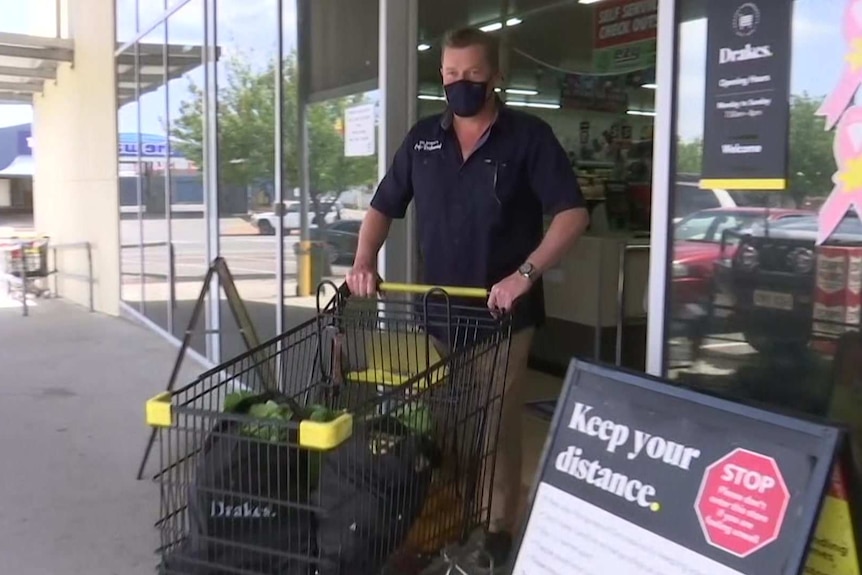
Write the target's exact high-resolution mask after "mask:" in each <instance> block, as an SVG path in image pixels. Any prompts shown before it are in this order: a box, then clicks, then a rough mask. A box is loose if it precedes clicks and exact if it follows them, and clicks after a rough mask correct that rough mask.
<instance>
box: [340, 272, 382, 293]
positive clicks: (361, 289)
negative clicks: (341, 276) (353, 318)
mask: <svg viewBox="0 0 862 575" xmlns="http://www.w3.org/2000/svg"><path fill="white" fill-rule="evenodd" d="M379 282H380V278H379V277H378V275H377V272H376V271H375V270H374V268H372V267H371V266H362V265H354V266H353V269H352V270H350V271H349V272H347V287H348V288H350V293H351V294H353V295H355V296H357V297H373V296H375V295H376V294H377V286H378V284H379Z"/></svg>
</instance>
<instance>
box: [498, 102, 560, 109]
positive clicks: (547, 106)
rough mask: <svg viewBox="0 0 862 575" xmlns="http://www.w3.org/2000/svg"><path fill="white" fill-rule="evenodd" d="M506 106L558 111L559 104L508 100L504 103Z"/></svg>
mask: <svg viewBox="0 0 862 575" xmlns="http://www.w3.org/2000/svg"><path fill="white" fill-rule="evenodd" d="M506 105H507V106H518V107H521V108H542V109H544V110H559V109H560V105H559V104H551V103H549V102H520V101H513V100H509V101H508V102H506Z"/></svg>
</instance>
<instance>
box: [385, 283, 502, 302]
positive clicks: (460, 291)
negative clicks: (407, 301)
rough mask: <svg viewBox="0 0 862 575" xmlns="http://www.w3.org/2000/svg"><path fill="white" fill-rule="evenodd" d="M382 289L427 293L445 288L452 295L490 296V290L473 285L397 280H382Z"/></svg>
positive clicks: (393, 291)
mask: <svg viewBox="0 0 862 575" xmlns="http://www.w3.org/2000/svg"><path fill="white" fill-rule="evenodd" d="M379 289H380V291H382V292H389V293H406V294H419V295H421V294H425V293H428V292H429V291H431V290H443V291H444V292H446V293H447V294H448V295H450V296H452V297H463V298H476V299H485V298H487V297H488V290H486V289H484V288H471V287H455V286H435V285H426V284H403V283H395V282H382V283H381V284H380V286H379Z"/></svg>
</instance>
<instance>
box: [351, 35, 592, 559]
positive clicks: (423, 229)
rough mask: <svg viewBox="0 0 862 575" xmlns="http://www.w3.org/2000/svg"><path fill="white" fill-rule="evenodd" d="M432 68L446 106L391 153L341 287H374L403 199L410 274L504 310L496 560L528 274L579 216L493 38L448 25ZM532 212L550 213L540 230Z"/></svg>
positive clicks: (563, 169)
mask: <svg viewBox="0 0 862 575" xmlns="http://www.w3.org/2000/svg"><path fill="white" fill-rule="evenodd" d="M441 75H442V80H443V87H444V90H445V93H446V100H447V104H448V106H447V110H446V112H445V113H443V114H442V115H437V116H433V117H430V118H426V119H423V120H421V121H419V122H418V123H417V124H416V125H415V126H414V127H413V128H412V129H411V130H410V133H409V134H408V135H407V137H406V138H405V140H404V143H403V144H402V145H401V147H400V148H399V149H398V151H397V152H396V154H395V157H394V160H393V162H392V166H391V167H390V169H389V171H388V173H387V174H386V177H385V178H384V179H383V181H382V182H381V183H380V186H379V187H378V189H377V192H376V194H375V195H374V198H373V200H372V201H371V208H370V209H369V210H368V213H367V214H366V216H365V219H364V221H363V223H362V227H361V229H360V232H359V244H358V247H357V251H356V259H355V261H354V265H353V269H352V270H351V271H350V273H349V274H348V276H347V284H348V287H349V288H350V290H351V292H352V293H354V294H356V295H358V296H360V297H368V296H372V295H374V294H375V293H376V291H377V284H378V281H379V280H378V275H377V255H378V252H379V250H380V248H381V247H382V245H383V243H384V241H385V240H386V237H387V235H388V233H389V227H390V224H391V222H392V220H393V219H396V218H403V217H404V215H405V213H406V210H407V207H408V205H409V204H410V202H411V201H415V202H416V220H417V223H418V235H419V241H420V246H421V250H422V254H423V267H424V269H423V270H422V271H423V272H424V273H423V275H424V277H423V278H422V281H423V282H424V283H428V284H433V285H441V286H470V287H484V288H490V295H489V297H488V300H487V307H488V308H489V309H490V310H491V312H492V313H495V314H496V313H501V312H510V311H512V312H513V323H512V330H513V335H512V341H511V345H510V352H509V369H508V375H507V377H506V382H505V386H506V387H505V396H504V405H503V408H502V415H501V421H500V435H499V440H498V453H497V470H496V472H495V474H494V475H495V479H494V485H493V495H492V508H491V525H490V530H489V533H488V536H487V537H486V540H485V547H486V550H487V551H488V554H489V555H491V556H492V557H493V558H494V563H495V564H496V565H501V564H503V563H505V561H506V560H507V557H508V555H509V551H510V548H511V544H512V536H511V534H512V533H513V532H514V531H515V529H516V528H517V523H518V520H519V518H518V517H517V515H518V513H519V511H520V509H519V505H520V499H521V408H522V406H523V399H522V393H521V391H522V390H521V388H522V387H523V383H524V382H523V381H522V380H523V379H524V376H525V374H526V371H527V359H528V355H529V350H530V344H531V341H532V337H533V333H534V331H535V327H536V326H537V325H539V324H540V323H541V322H542V321H543V320H544V299H543V291H542V284H541V280H540V278H541V276H542V273H543V272H545V271H546V270H548V269H550V268H552V267H553V266H555V265H556V264H557V262H559V261H560V259H561V258H562V257H563V255H564V254H565V252H566V251H567V250H568V249H569V248H570V247H571V245H572V244H573V243H574V242H575V240H577V238H578V237H579V236H580V235H581V234H582V233H583V232H584V230H585V229H586V227H587V223H588V216H587V212H586V210H585V209H584V207H583V206H584V200H583V197H582V195H581V193H580V189H579V187H578V181H577V178H576V177H575V174H574V172H573V170H572V167H571V164H570V162H569V159H568V157H567V155H566V152H565V151H564V150H563V148H562V146H560V144H559V142H558V141H557V139H556V137H555V136H554V134H553V132H552V131H551V128H550V126H548V124H546V123H545V122H543V121H542V120H540V119H538V118H536V117H533V116H530V115H528V114H524V113H521V112H517V111H515V110H511V109H509V108H507V107H506V106H505V105H503V104H502V102H501V101H500V100H499V99H498V98H497V96H496V93H495V88H497V87H499V86H500V84H501V83H502V76H501V73H500V69H499V44H498V42H497V40H496V38H495V37H494V36H492V35H490V34H486V33H484V32H481V31H479V30H476V29H472V28H466V29H462V30H458V31H455V32H451V33H449V34H448V35H447V36H446V39H445V41H444V44H443V56H442V67H441ZM543 216H550V217H552V218H553V219H552V221H551V224H550V227H549V228H548V230H547V231H546V232H544V238H543V231H544V217H543ZM516 302H517V303H516ZM485 313H488V312H487V311H486V312H485Z"/></svg>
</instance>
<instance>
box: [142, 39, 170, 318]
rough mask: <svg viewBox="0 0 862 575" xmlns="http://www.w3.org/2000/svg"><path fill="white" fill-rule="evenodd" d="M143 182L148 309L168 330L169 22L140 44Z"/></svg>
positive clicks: (145, 305) (144, 249) (146, 300)
mask: <svg viewBox="0 0 862 575" xmlns="http://www.w3.org/2000/svg"><path fill="white" fill-rule="evenodd" d="M138 53H139V63H140V68H139V75H138V93H139V110H140V126H139V130H138V134H139V141H140V158H141V160H140V166H141V173H140V181H141V189H142V194H141V195H142V199H143V240H144V243H143V246H144V248H143V252H144V280H145V281H144V301H145V304H144V313H145V314H146V316H147V317H148V318H149V319H150V320H152V321H153V323H155V324H156V325H158V326H159V327H161V328H163V329H165V330H169V329H170V326H169V323H170V322H169V319H170V318H169V309H170V307H169V306H170V301H169V300H170V287H169V283H168V278H169V274H170V265H171V261H170V256H169V254H170V247H169V245H168V232H167V220H166V205H165V204H166V202H165V174H166V170H167V151H168V150H167V134H166V125H165V118H166V101H165V99H166V98H167V91H166V87H165V55H164V53H165V25H164V24H159V25H158V26H156V27H155V28H154V29H153V30H152V31H150V32H148V33H147V34H146V35H145V36H144V37H143V38H142V39H141V41H140V42H139V43H138Z"/></svg>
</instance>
